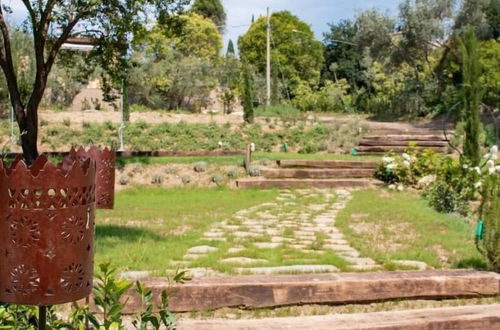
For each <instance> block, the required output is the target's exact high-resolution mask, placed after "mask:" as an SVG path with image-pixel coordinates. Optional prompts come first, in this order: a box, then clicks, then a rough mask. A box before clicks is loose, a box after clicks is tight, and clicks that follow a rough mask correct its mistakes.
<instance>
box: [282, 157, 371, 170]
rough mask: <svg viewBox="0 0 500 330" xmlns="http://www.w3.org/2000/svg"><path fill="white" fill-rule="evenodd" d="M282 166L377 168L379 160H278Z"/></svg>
mask: <svg viewBox="0 0 500 330" xmlns="http://www.w3.org/2000/svg"><path fill="white" fill-rule="evenodd" d="M278 166H279V167H282V168H290V167H309V168H339V169H340V168H345V169H375V168H377V166H378V163H377V162H364V161H343V160H293V159H292V160H278Z"/></svg>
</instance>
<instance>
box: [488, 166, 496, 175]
mask: <svg viewBox="0 0 500 330" xmlns="http://www.w3.org/2000/svg"><path fill="white" fill-rule="evenodd" d="M495 172H496V168H495V166H493V167H490V168H488V173H489V174H490V175H492V174H495Z"/></svg>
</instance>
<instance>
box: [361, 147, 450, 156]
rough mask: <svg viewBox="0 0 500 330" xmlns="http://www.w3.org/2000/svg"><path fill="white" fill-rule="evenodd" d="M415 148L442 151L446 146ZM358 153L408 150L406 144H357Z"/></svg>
mask: <svg viewBox="0 0 500 330" xmlns="http://www.w3.org/2000/svg"><path fill="white" fill-rule="evenodd" d="M416 149H417V150H426V149H432V150H434V151H437V152H442V153H444V152H445V151H446V148H444V147H416ZM356 150H357V151H358V153H364V154H367V153H386V152H390V151H394V152H405V151H406V150H408V146H358V147H356Z"/></svg>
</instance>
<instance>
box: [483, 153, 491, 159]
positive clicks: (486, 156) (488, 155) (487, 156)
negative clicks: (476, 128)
mask: <svg viewBox="0 0 500 330" xmlns="http://www.w3.org/2000/svg"><path fill="white" fill-rule="evenodd" d="M490 157H491V154H486V155H484V156H483V158H484V159H490Z"/></svg>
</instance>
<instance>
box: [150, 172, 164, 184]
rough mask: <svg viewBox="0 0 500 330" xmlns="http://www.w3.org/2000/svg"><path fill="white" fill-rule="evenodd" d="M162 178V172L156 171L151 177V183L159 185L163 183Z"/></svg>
mask: <svg viewBox="0 0 500 330" xmlns="http://www.w3.org/2000/svg"><path fill="white" fill-rule="evenodd" d="M163 179H164V177H163V174H159V173H157V174H155V175H153V178H152V179H151V183H152V184H157V185H160V184H162V183H163Z"/></svg>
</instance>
